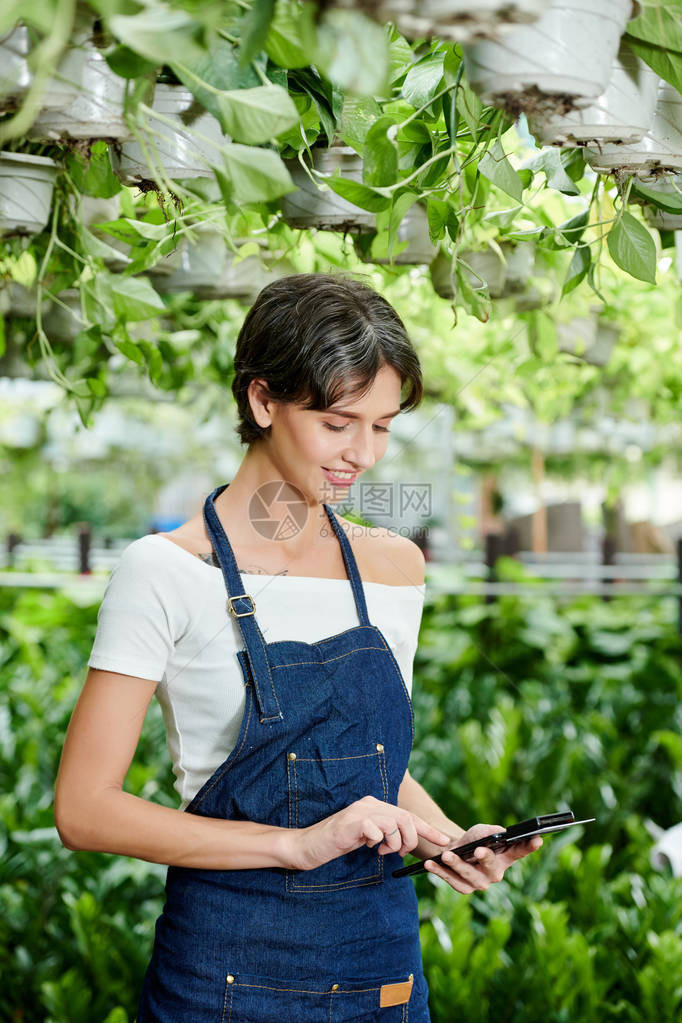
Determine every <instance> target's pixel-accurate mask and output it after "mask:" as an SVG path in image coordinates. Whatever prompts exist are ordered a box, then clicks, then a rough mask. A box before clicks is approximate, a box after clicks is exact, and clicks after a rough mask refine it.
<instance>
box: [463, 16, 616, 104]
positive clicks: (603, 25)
mask: <svg viewBox="0 0 682 1023" xmlns="http://www.w3.org/2000/svg"><path fill="white" fill-rule="evenodd" d="M631 13H632V0H600V2H599V3H595V2H594V0H551V2H550V5H549V8H548V9H547V11H546V12H545V14H543V16H542V17H541V18H540V20H539V21H537V22H536V23H535V24H534V25H528V26H521V27H519V28H514V29H511V30H510V31H509V32H506V33H505V34H504V36H503V37H501V38H500V39H499V40H496V41H493V40H487V41H483V42H478V43H474V44H472V45H465V46H464V47H463V50H464V64H465V70H466V76H467V80H468V81H469V84H470V85H471V87H472V89H474V91H475V92H477V93H478V94H479V95H480V96H481V97H482V98H483V101H484V102H485V103H487V104H489V105H491V106H501V107H506V108H511V109H515V110H526V111H528V112H531V111H532V112H534V113H537V112H539V111H559V112H563V111H565V110H571V109H573V107H574V106H587V105H588V104H589V103H590V102H591V101H592V100H594V99H596V98H597V97H598V96H600V95H601V93H602V92H604V90H605V88H606V86H607V84H608V81H609V76H610V74H611V66H612V64H613V61H614V58H615V56H616V53H617V52H618V44H619V40H620V37H621V35H622V33H623V30H624V28H625V25H626V24H627V21H628V19H629V18H630V16H631Z"/></svg>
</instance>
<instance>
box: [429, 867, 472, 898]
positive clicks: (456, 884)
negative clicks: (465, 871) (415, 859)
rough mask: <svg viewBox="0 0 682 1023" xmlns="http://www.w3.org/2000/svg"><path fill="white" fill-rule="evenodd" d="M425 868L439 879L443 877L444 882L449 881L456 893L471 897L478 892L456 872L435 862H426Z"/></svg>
mask: <svg viewBox="0 0 682 1023" xmlns="http://www.w3.org/2000/svg"><path fill="white" fill-rule="evenodd" d="M424 867H425V868H426V870H427V871H428V872H429V873H430V874H436V875H437V876H438V877H442V878H443V880H444V881H447V883H448V884H449V885H450V887H451V888H454V889H455V891H456V892H460V893H461V894H462V895H471V894H472V893H473V892H474V891H475V890H476V889H475V888H474V887H473V886H472V885H470V884H469V883H468V882H467V881H465V880H464V878H462V877H460V876H459V875H458V874H457V873H456V872H455V871H453V870H448V869H447V868H444V867H442V866H441V865H440V864H439V863H436V862H435V861H434V860H426V861H425V863H424Z"/></svg>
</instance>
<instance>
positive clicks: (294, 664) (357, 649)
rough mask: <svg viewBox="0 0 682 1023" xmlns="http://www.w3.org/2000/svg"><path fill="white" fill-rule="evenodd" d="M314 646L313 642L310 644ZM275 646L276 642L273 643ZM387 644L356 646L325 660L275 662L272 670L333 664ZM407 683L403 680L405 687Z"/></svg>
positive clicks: (382, 647)
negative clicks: (306, 665)
mask: <svg viewBox="0 0 682 1023" xmlns="http://www.w3.org/2000/svg"><path fill="white" fill-rule="evenodd" d="M310 645H311V646H312V644H310ZM273 646H274V644H273ZM385 649H386V646H385V645H384V646H356V647H354V648H353V649H352V650H349V651H348V652H347V653H345V654H339V656H338V657H328V658H327V660H325V661H287V663H286V664H273V666H272V670H273V671H276V670H277V668H296V667H298V666H299V665H300V664H333V662H334V661H341V660H343V658H344V657H350V656H351V654H357V653H359V652H360V650H385ZM404 686H405V683H404V682H403V687H404Z"/></svg>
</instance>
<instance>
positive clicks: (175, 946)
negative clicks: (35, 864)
mask: <svg viewBox="0 0 682 1023" xmlns="http://www.w3.org/2000/svg"><path fill="white" fill-rule="evenodd" d="M228 485H229V484H224V485H223V486H219V487H216V489H215V490H214V491H213V492H212V493H211V494H210V495H209V496H208V497H207V498H206V502H205V504H204V510H203V514H204V521H205V523H206V528H207V531H208V534H209V536H210V538H211V540H212V542H213V547H214V550H215V552H216V554H217V557H218V559H219V561H220V565H221V568H222V572H223V576H224V579H225V584H226V588H227V594H228V598H227V612H229V613H230V614H231V615H232V616H234V620H235V621H236V622H237V624H238V626H239V628H240V629H241V633H242V636H243V639H244V649H243V650H239V651H238V652H237V657H238V660H239V664H240V666H241V670H242V674H243V679H244V686H245V701H246V702H245V707H244V713H243V717H242V721H241V728H240V732H239V737H238V739H237V742H236V744H235V746H234V748H233V750H232V752H231V753H230V755H229V756H228V757H227V759H226V760H225V761H224V762H223V763H222V764H221V765H220V766H219V767H218V768H217V769H216V770H215V772H214V773H213V774H212V776H211V777H210V778H209V779H208V780H207V781H206V782H205V784H204V785H203V786H202V787H201V788H200V790H199V791H198V792H197V794H196V795H195V797H194V799H193V800H192V801H191V803H190V804H189V805H188V806H187V807H186V810H185V812H186V813H194V814H199V815H201V816H205V817H214V818H219V819H222V820H249V821H259V822H261V823H263V824H269V825H275V826H277V827H280V828H306V827H308V826H309V825H311V824H314V823H316V822H317V821H320V820H322V819H323V818H325V817H328V816H329V815H330V814H333V813H335V812H336V811H338V810H341V809H343V808H344V807H346V806H348V805H349V803H352V802H354V801H355V800H357V799H360V798H362V796H365V795H372V796H375V797H376V798H377V799H380V800H383V801H384V802H387V803H393V804H397V801H398V788H399V786H400V783H401V781H402V779H403V776H404V774H405V770H406V768H407V763H408V759H409V755H410V750H411V747H412V741H413V738H414V719H413V714H412V704H411V702H410V697H409V694H408V692H407V689H406V687H405V682H404V680H403V677H402V674H401V672H400V668H399V667H398V664H397V662H396V660H395V658H394V656H393V653H392V652H391V649H390V647H389V645H388V643H387V642H386V639H385V638H384V636H383V634H382V633H381V632H380V630H379V629H378V628H376V626H374V625H372V624H371V623H370V621H369V618H368V615H367V606H366V604H365V595H364V591H363V587H362V581H361V579H360V574H359V572H358V568H357V565H356V563H355V558H354V556H353V552H352V550H351V546H350V543H349V542H348V539H347V537H346V535H345V533H344V531H343V529H342V527H341V526H340V525H339V524H338V522H337V521H336V518H335V515H334V513H333V511H332V510H331V509H330V508H329V506H328V505H326V504H325V505H324V509H325V511H326V513H327V516H328V517H329V521H330V523H331V526H332V529H333V530H334V533H335V535H336V537H337V538H338V541H339V543H340V544H341V551H342V554H343V559H344V562H345V566H346V570H347V572H348V577H349V580H350V584H351V587H352V590H353V597H354V599H355V605H356V608H357V613H358V618H359V620H360V624H359V625H358V626H355V627H354V628H351V629H347V630H346V631H345V632H340V633H337V634H336V635H333V636H329V637H328V638H326V639H322V640H320V641H319V642H317V643H303V642H299V641H297V640H281V641H279V642H276V643H266V642H265V641H264V639H263V635H262V633H261V631H260V629H259V627H258V624H257V621H256V617H255V604H254V601H253V598H252V597H251V596H250V595H249V594H246V593H244V592H243V582H242V579H241V577H240V574H239V570H238V568H237V563H236V561H235V558H234V554H233V552H232V548H231V546H230V542H229V540H228V539H227V536H226V534H225V531H224V530H223V527H222V524H221V522H220V520H219V518H218V515H217V513H216V510H215V507H214V501H215V498H216V497H217V496H218V495H219V494H221V493H222V491H223V490H224V489H225V487H226V486H228ZM378 844H380V843H377V845H378ZM401 865H402V858H401V857H400V855H399V854H398V853H396V852H393V853H388V854H386V855H383V856H380V855H379V854H378V852H377V846H375V847H374V848H372V849H370V848H368V847H367V846H362V847H361V848H359V849H356V850H354V851H352V852H350V853H348V854H346V855H344V856H339V857H338V858H336V859H333V860H331V861H330V862H329V863H325V864H324V865H323V866H321V867H317V868H315V869H312V870H300V871H297V870H289V869H286V868H283V867H282V868H267V869H260V868H254V869H245V870H207V869H206V870H205V869H197V868H189V867H179V866H173V865H171V866H169V867H168V872H167V878H166V900H165V904H164V908H163V912H162V913H161V915H160V916H159V918H158V919H157V921H156V927H155V938H154V947H153V951H152V957H151V960H150V963H149V966H148V968H147V972H146V974H145V977H144V983H143V987H142V995H141V1001H140V1006H139V1010H138V1016H137V1020H138V1023H152V1021H153V1023H407V1021H409V1023H429V1021H430V1017H429V1011H428V989H427V985H426V981H425V978H424V974H423V971H422V963H421V949H420V944H419V919H418V911H417V897H416V893H415V889H414V886H413V882H412V880H411V879H410V878H409V877H402V878H394V877H392V876H391V873H392V871H393V870H395V869H396V868H397V867H399V866H401Z"/></svg>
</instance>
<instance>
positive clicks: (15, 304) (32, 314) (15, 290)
mask: <svg viewBox="0 0 682 1023" xmlns="http://www.w3.org/2000/svg"><path fill="white" fill-rule="evenodd" d="M6 291H7V300H8V306H7V315H8V316H9V317H10V318H14V319H29V320H35V318H36V312H37V309H38V299H37V296H36V291H35V288H25V287H24V285H23V284H19V283H17V281H10V282H9V284H8V285H7V289H6Z"/></svg>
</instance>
